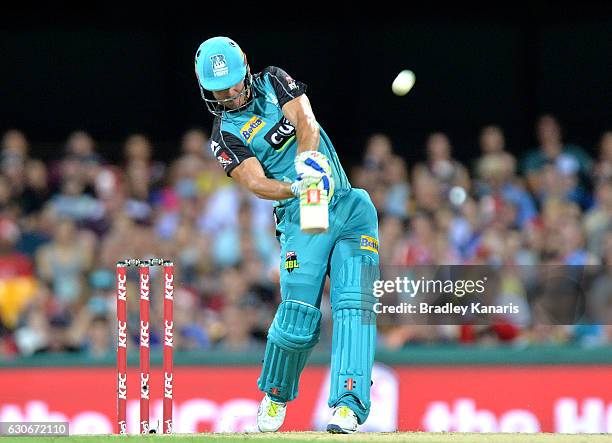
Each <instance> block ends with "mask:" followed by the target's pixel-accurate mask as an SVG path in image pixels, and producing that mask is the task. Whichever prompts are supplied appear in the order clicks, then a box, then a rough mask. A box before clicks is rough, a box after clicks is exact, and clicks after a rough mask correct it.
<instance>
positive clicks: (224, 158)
mask: <svg viewBox="0 0 612 443" xmlns="http://www.w3.org/2000/svg"><path fill="white" fill-rule="evenodd" d="M217 160H219V163H221V165H222V166H227V165H231V164H232V159H231V158H229V155H227V152H221V154H219V155H217Z"/></svg>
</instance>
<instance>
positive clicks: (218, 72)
mask: <svg viewBox="0 0 612 443" xmlns="http://www.w3.org/2000/svg"><path fill="white" fill-rule="evenodd" d="M210 63H211V64H212V70H213V75H214V76H215V77H221V76H223V75H227V73H228V72H229V69H228V67H227V62H226V61H225V56H224V55H223V54H215V55H211V56H210Z"/></svg>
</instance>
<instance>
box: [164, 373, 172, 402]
mask: <svg viewBox="0 0 612 443" xmlns="http://www.w3.org/2000/svg"><path fill="white" fill-rule="evenodd" d="M164 397H165V398H172V374H168V373H167V372H164Z"/></svg>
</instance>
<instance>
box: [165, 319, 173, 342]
mask: <svg viewBox="0 0 612 443" xmlns="http://www.w3.org/2000/svg"><path fill="white" fill-rule="evenodd" d="M164 326H165V328H164V346H170V347H172V339H173V334H172V328H173V327H174V322H171V321H168V320H166V323H165V325H164Z"/></svg>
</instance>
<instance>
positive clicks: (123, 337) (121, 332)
mask: <svg viewBox="0 0 612 443" xmlns="http://www.w3.org/2000/svg"><path fill="white" fill-rule="evenodd" d="M117 326H118V334H117V336H118V337H117V338H118V340H117V346H118V347H120V348H127V331H126V330H127V322H124V321H121V320H119V321H118V322H117Z"/></svg>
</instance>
